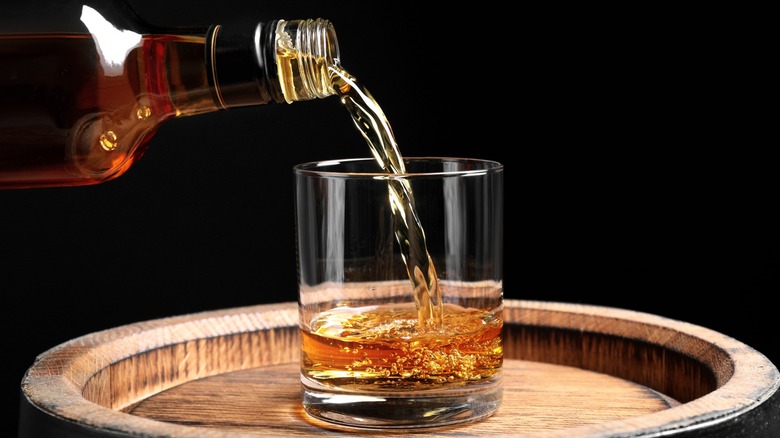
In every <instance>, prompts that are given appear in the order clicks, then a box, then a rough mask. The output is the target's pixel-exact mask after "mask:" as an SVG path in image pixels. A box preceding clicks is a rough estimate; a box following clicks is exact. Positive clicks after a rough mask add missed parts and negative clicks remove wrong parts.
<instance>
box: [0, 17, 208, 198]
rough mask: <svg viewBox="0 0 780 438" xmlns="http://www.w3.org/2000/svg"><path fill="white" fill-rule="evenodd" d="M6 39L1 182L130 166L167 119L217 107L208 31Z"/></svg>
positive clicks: (81, 181) (40, 180)
mask: <svg viewBox="0 0 780 438" xmlns="http://www.w3.org/2000/svg"><path fill="white" fill-rule="evenodd" d="M123 37H124V38H125V40H123V41H122V44H116V43H114V42H112V44H111V45H109V44H101V41H99V40H98V39H97V38H95V37H94V36H93V35H89V34H52V35H13V36H1V37H0V187H2V186H4V185H5V186H13V187H39V186H75V185H87V184H94V183H98V182H102V181H106V180H110V179H113V178H116V177H117V176H119V175H121V174H123V173H124V172H125V171H126V170H127V169H128V168H129V167H130V166H131V165H132V164H133V163H134V162H135V161H137V160H138V159H139V158H140V157H141V156H142V155H143V152H144V150H145V147H146V143H147V142H148V140H149V139H150V138H151V136H152V135H153V134H154V132H155V130H156V129H157V128H158V127H159V124H160V122H162V121H163V120H165V119H168V118H171V117H176V116H180V115H185V114H186V115H190V114H197V113H199V112H205V111H213V110H215V108H214V102H213V99H212V98H211V95H210V91H209V86H208V79H207V74H206V71H205V67H204V64H203V56H204V47H205V40H204V37H203V36H174V35H154V36H142V35H138V34H133V33H129V32H125V33H124V34H123Z"/></svg>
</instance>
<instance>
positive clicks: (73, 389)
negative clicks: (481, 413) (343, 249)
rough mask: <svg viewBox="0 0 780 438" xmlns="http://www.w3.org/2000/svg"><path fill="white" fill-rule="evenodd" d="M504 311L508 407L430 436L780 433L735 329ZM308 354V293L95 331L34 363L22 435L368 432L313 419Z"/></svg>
mask: <svg viewBox="0 0 780 438" xmlns="http://www.w3.org/2000/svg"><path fill="white" fill-rule="evenodd" d="M504 318H505V322H506V332H505V337H504V345H505V357H506V359H507V360H506V379H507V380H506V384H505V400H504V403H503V404H502V406H501V408H500V409H499V411H498V413H497V414H496V415H494V416H493V417H491V418H488V419H487V420H484V421H482V422H479V423H475V424H471V425H465V426H460V427H453V428H451V429H444V430H435V431H425V432H420V435H426V436H453V435H458V436H463V435H482V434H490V435H498V436H529V437H537V436H539V437H542V436H544V437H569V436H578V437H607V436H615V437H617V436H621V437H625V436H632V437H633V436H658V435H664V436H672V435H679V436H682V435H685V436H751V437H753V436H755V437H763V436H767V437H768V436H779V435H777V434H778V433H780V424H778V423H779V422H780V402H778V399H779V398H778V387H779V386H780V374H778V370H777V368H776V367H775V366H774V364H772V363H771V362H769V361H768V360H767V359H766V357H765V356H763V355H762V354H761V353H759V352H757V351H755V350H753V349H752V348H750V347H749V346H747V345H745V344H742V343H740V342H739V341H737V340H735V339H732V338H730V337H728V336H725V335H723V334H720V333H717V332H714V331H712V330H709V329H707V328H704V327H699V326H695V325H691V324H688V323H685V322H681V321H675V320H670V319H666V318H663V317H659V316H655V315H649V314H644V313H639V312H632V311H628V310H622V309H614V308H608V307H599V306H586V305H573V304H566V303H545V302H533V301H516V300H507V301H506V302H505V310H504ZM297 360H298V333H297V306H296V304H295V303H279V304H272V305H260V306H251V307H245V308H236V309H226V310H219V311H212V312H203V313H198V314H191V315H183V316H179V317H172V318H164V319H160V320H153V321H147V322H141V323H137V324H131V325H128V326H122V327H118V328H114V329H110V330H106V331H103V332H98V333H93V334H89V335H86V336H83V337H81V338H77V339H74V340H72V341H69V342H67V343H64V344H62V345H60V346H57V347H55V348H52V349H51V350H49V351H47V352H44V353H43V354H41V355H40V356H39V357H38V358H37V359H36V362H35V363H34V364H33V366H32V367H31V368H30V369H29V370H28V372H27V373H26V374H25V376H24V379H23V381H22V388H21V389H22V398H21V414H20V422H19V425H20V427H19V430H20V432H19V437H20V438H28V437H35V438H45V437H49V436H52V437H55V436H56V437H68V438H71V437H72V438H78V437H96V436H106V437H130V436H135V437H137V436H143V437H195V438H198V437H216V438H239V437H256V436H258V435H269V434H270V435H292V434H296V435H311V436H314V435H323V434H328V435H354V433H353V432H350V431H345V430H337V429H336V428H335V427H333V426H329V425H325V424H323V423H319V422H316V421H314V420H312V419H309V418H308V417H307V416H305V414H303V412H302V410H301V409H300V407H299V405H298V397H299V396H300V395H299V385H300V383H299V381H298V380H297ZM407 433H408V432H407ZM381 434H383V435H389V433H388V432H381ZM723 434H726V435H723Z"/></svg>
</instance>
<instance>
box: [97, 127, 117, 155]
mask: <svg viewBox="0 0 780 438" xmlns="http://www.w3.org/2000/svg"><path fill="white" fill-rule="evenodd" d="M100 146H102V147H103V149H104V150H106V151H113V150H114V149H116V148H117V146H119V142H117V136H116V133H115V132H114V131H111V130H108V131H106V132H104V133H102V134H100Z"/></svg>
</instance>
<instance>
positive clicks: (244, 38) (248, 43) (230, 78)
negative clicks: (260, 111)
mask: <svg viewBox="0 0 780 438" xmlns="http://www.w3.org/2000/svg"><path fill="white" fill-rule="evenodd" d="M277 23H278V21H270V22H267V23H259V24H250V25H247V24H234V25H215V26H211V28H209V30H208V32H207V34H206V74H207V76H208V80H209V85H211V90H212V97H213V99H214V102H215V103H216V104H217V106H219V107H220V108H222V109H227V108H232V107H237V106H249V105H261V104H265V103H269V102H271V101H274V102H277V103H281V102H284V96H283V95H282V92H281V89H280V88H279V80H278V74H277V69H276V62H275V57H276V50H275V48H274V47H275V44H274V43H275V39H276V25H277Z"/></svg>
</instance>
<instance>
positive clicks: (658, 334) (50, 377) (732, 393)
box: [21, 300, 780, 438]
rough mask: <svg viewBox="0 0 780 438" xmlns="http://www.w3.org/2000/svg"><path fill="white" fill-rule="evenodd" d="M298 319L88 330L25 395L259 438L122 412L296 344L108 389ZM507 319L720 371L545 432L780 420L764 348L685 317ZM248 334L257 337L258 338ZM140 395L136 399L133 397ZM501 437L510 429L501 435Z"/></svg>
mask: <svg viewBox="0 0 780 438" xmlns="http://www.w3.org/2000/svg"><path fill="white" fill-rule="evenodd" d="M297 317H298V314H297V304H296V303H278V304H265V305H258V306H249V307H241V308H234V309H225V310H216V311H208V312H202V313H196V314H190V315H183V316H177V317H170V318H163V319H157V320H151V321H146V322H139V323H135V324H129V325H125V326H121V327H117V328H114V329H109V330H105V331H101V332H96V333H92V334H88V335H85V336H82V337H79V338H76V339H73V340H71V341H68V342H66V343H63V344H61V345H58V346H56V347H54V348H52V349H50V350H48V351H46V352H44V353H42V354H41V355H39V356H38V357H37V358H36V360H35V362H34V364H33V365H32V366H31V367H30V368H29V369H28V371H27V372H26V373H25V375H24V377H23V380H22V386H21V389H22V396H23V398H24V400H25V401H26V402H27V404H29V406H31V407H33V408H34V409H36V410H38V411H40V412H42V413H43V414H45V415H47V416H51V417H52V418H54V419H56V420H58V421H62V422H63V423H68V424H71V425H74V424H75V425H77V426H78V428H82V429H86V430H90V431H93V432H94V433H97V432H102V433H99V434H84V435H79V434H74V435H72V436H78V437H80V436H112V437H125V436H170V437H185V436H186V437H220V438H239V437H247V438H249V437H254V436H257V435H253V434H245V433H240V432H232V431H230V432H228V431H225V432H222V431H218V430H214V429H209V430H204V429H203V428H197V427H191V426H186V425H178V424H171V423H164V422H160V421H155V420H150V419H146V418H142V417H138V416H134V415H130V414H126V413H124V412H123V411H122V410H126V409H128V408H129V407H132V405H133V404H134V403H137V402H138V401H140V400H141V399H142V398H143V396H144V395H145V396H148V395H149V394H151V393H156V392H160V391H163V390H165V389H168V388H170V387H173V386H176V385H178V384H180V383H183V382H186V381H189V380H194V379H198V378H202V377H208V376H212V375H216V374H222V373H226V372H230V371H237V370H242V369H249V368H254V367H257V366H263V365H273V364H280V363H288V362H292V361H295V360H297V354H298V352H297V351H286V352H279V351H277V352H276V354H275V355H272V356H267V357H241V358H236V359H235V360H230V361H222V362H219V363H215V362H213V361H212V362H210V361H209V360H208V358H202V360H201V361H199V362H198V363H199V366H198V367H197V368H192V369H189V368H187V367H183V368H181V369H178V370H169V371H170V372H162V373H161V375H162V376H161V377H159V378H158V379H157V380H156V381H154V382H146V383H148V386H147V387H146V388H139V389H138V390H137V391H136V392H135V393H134V392H133V391H129V396H126V397H124V398H122V397H114V396H116V394H112V395H109V396H108V398H105V397H107V396H106V395H102V394H106V393H111V388H109V387H107V382H110V372H111V367H112V366H114V365H116V364H119V363H121V362H122V361H123V360H125V359H127V358H130V357H131V356H133V355H134V354H137V353H139V352H153V351H155V350H157V349H160V348H166V347H167V348H178V346H185V347H186V345H187V344H188V343H193V342H196V343H197V342H206V341H208V340H209V339H219V338H221V337H225V336H228V335H235V334H243V333H247V334H248V333H256V332H263V331H269V330H274V329H279V328H288V329H290V332H291V333H292V332H293V331H294V330H296V329H297V324H298V321H297ZM504 318H505V322H506V324H507V326H510V327H519V328H521V329H522V328H531V329H544V328H553V329H554V330H556V331H559V330H568V331H570V332H571V333H573V334H590V333H593V334H601V335H607V336H614V337H616V338H626V339H632V340H633V341H636V342H642V343H646V344H648V345H651V346H657V347H659V348H663V349H664V350H668V351H669V352H676V353H679V354H681V355H684V356H686V357H688V358H690V359H691V360H694V361H696V362H697V363H700V364H702V365H703V366H704V367H706V368H707V369H709V370H711V372H712V375H713V377H714V385H715V388H714V390H712V391H711V392H708V393H706V394H704V395H701V396H700V397H696V398H695V399H692V400H690V401H686V402H684V403H681V404H679V405H677V406H674V407H671V408H669V409H666V410H662V411H658V412H655V413H652V414H648V415H642V416H639V417H634V418H629V419H627V420H620V421H613V422H608V423H602V424H596V425H587V426H581V427H577V428H576V429H568V430H566V431H563V432H562V434H560V435H558V434H556V433H545V434H544V436H571V434H572V433H576V435H577V436H599V437H604V436H644V435H650V434H652V435H654V436H657V435H664V436H668V435H675V434H680V433H684V432H686V431H691V430H701V429H706V428H711V427H714V428H717V427H718V425H719V424H720V423H723V422H727V421H730V420H733V419H735V418H738V417H739V416H741V415H743V414H745V413H748V412H750V411H751V410H753V409H755V408H757V407H760V406H761V405H762V404H764V403H765V402H767V401H768V400H771V406H772V407H771V409H772V412H771V413H770V414H769V415H770V416H774V417H775V418H774V421H775V423H774V424H773V425H771V426H770V428H771V429H772V430H775V431H776V430H777V429H778V426H777V424H776V422H777V421H778V420H777V418H776V417H777V406H780V404H779V403H778V402H777V400H778V397H777V392H778V387H780V373H778V370H777V368H776V367H775V366H774V364H772V363H771V362H770V361H769V360H768V359H767V358H766V357H765V356H764V355H763V354H761V353H759V352H758V351H756V350H754V349H752V348H751V347H749V346H747V345H745V344H743V343H741V342H739V341H737V340H736V339H733V338H731V337H728V336H726V335H723V334H721V333H718V332H715V331H713V330H710V329H707V328H704V327H701V326H696V325H693V324H689V323H686V322H681V321H676V320H672V319H668V318H663V317H660V316H656V315H652V314H647V313H642V312H635V311H630V310H624V309H617V308H610V307H602V306H592V305H580V304H568V303H550V302H536V301H523V300H506V301H505V310H504ZM241 339H244V338H241ZM245 341H246V342H251V339H248V338H247V340H245ZM241 342H244V340H242V341H241ZM183 348H184V347H183ZM524 348H525V347H524V345H514V346H512V345H507V351H510V352H511V354H512V357H515V358H520V359H523V360H541V361H546V362H551V363H561V364H563V365H573V366H579V367H582V368H584V369H591V370H594V371H602V369H600V367H601V365H599V363H598V361H595V362H593V361H590V362H589V361H582V362H581V363H570V362H569V363H566V362H565V361H559V360H557V359H556V357H554V355H553V357H550V356H546V357H541V358H540V357H534V354H535V353H534V352H533V351H524V350H523V349H524ZM576 348H586V346H585V345H579V346H576ZM271 350H272V349H271ZM162 371H165V370H162ZM607 371H609V370H607ZM114 372H117V370H114ZM101 373H104V374H105V373H108V374H109V375H108V376H106V375H101ZM641 379H642V378H641V377H640V378H639V379H638V380H641ZM640 383H643V384H645V383H646V382H640ZM150 388H151V389H150ZM150 391H151V392H150ZM134 394H135V395H136V396H137V397H136V398H133V395H134ZM101 397H103V398H105V399H102V398H101ZM112 397H114V398H112ZM23 404H24V403H23ZM109 406H110V407H109ZM496 435H498V436H502V435H501V434H500V433H497V434H496ZM68 436H71V435H68ZM505 436H517V434H514V433H512V434H507V435H505Z"/></svg>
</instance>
